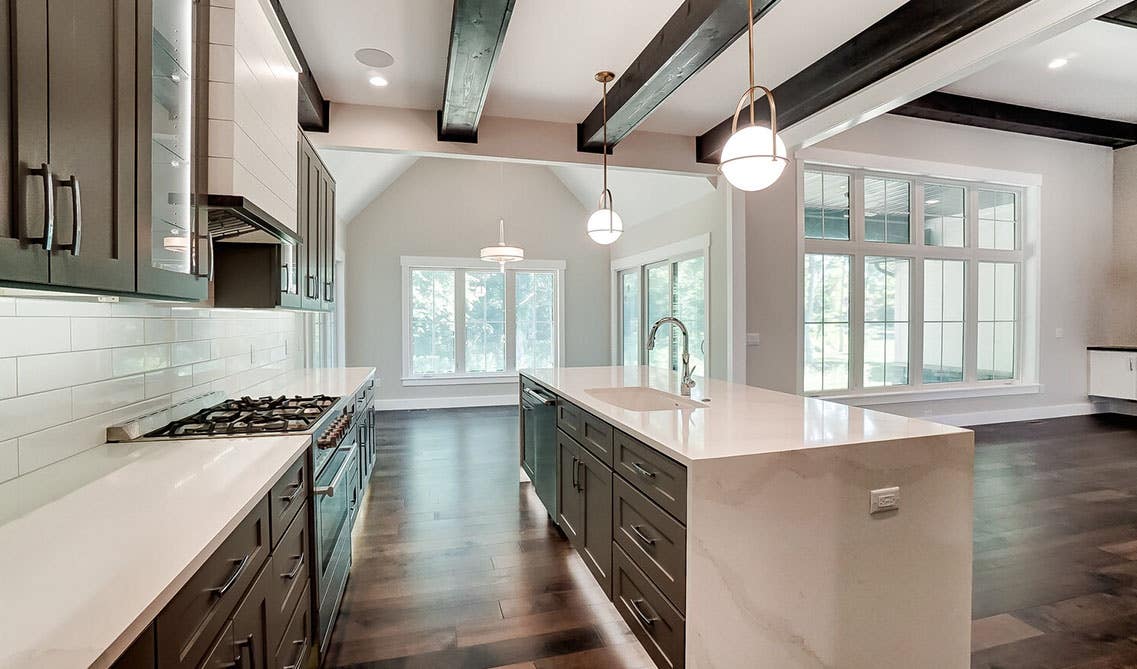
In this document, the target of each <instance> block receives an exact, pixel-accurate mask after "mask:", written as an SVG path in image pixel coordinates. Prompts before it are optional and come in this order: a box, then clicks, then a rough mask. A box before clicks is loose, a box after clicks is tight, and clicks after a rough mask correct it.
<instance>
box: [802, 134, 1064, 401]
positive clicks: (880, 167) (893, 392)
mask: <svg viewBox="0 0 1137 669" xmlns="http://www.w3.org/2000/svg"><path fill="white" fill-rule="evenodd" d="M795 157H796V158H797V160H796V161H795V165H796V174H795V178H796V179H797V181H796V183H797V184H798V188H797V189H796V191H797V392H798V394H804V384H805V376H804V369H805V324H804V321H805V285H804V284H805V281H804V278H805V254H806V253H815V252H818V253H832V254H838V255H851V256H853V258H854V262H853V268H852V269H853V276H854V277H856V279H855V280H854V285H853V286H852V291H853V294H851V295H850V305H849V306H850V313H849V317H850V339H851V341H850V347H851V354H856V352H857V351H861V350H863V342H862V339H863V337H864V332H863V329H861V328H858V327H856V326H855V325H854V323H856V322H857V321H859V320H861V319H863V315H864V314H863V313H862V314H859V316H858V314H856V313H855V312H856V310H857V307H858V304H859V301H858V300H857V299H855V294H856V291H858V290H863V289H862V288H859V287H858V286H857V281H860V280H861V279H860V277H861V276H862V274H863V271H864V268H863V267H860V268H858V267H857V263H856V258H857V257H858V256H859V255H861V254H867V255H885V256H891V257H903V258H912V264H911V267H912V270H911V271H912V272H913V275H915V273H916V272H917V271H918V272H921V273H922V272H923V260H924V258H925V257H931V258H943V259H950V258H951V255H952V253H953V252H954V251H955V250H953V249H950V248H943V247H934V248H935V251H934V252H933V253H926V252H925V251H924V249H925V248H927V247H925V246H924V244H923V241H922V239H923V233H922V230H923V226H922V224H921V225H917V223H918V222H922V220H923V216H922V213H923V205H924V203H923V200H922V199H920V198H917V197H916V196H915V193H913V195H912V205H911V211H910V221H911V228H910V229H911V230H913V233H912V234H913V237H912V240H913V242H914V243H911V244H887V243H875V242H865V241H863V240H860V239H859V238H858V237H859V235H860V234H861V232H862V231H863V229H864V222H863V220H860V219H862V218H863V217H862V216H860V215H859V214H857V213H856V212H857V210H858V207H857V206H856V204H855V202H856V200H857V198H860V197H861V196H862V194H861V193H860V192H858V190H857V189H858V185H859V182H851V183H850V197H851V202H850V237H851V239H850V240H849V241H838V240H815V239H811V240H806V239H805V193H804V189H803V188H801V187H800V185H801V184H802V183H804V176H805V170H806V165H807V164H808V165H809V166H811V167H815V168H821V169H823V170H832V171H836V172H846V173H848V172H854V171H861V172H868V173H879V175H880V176H891V177H896V176H902V177H907V178H910V179H921V180H929V181H936V182H941V183H955V184H956V185H966V186H968V187H976V186H991V185H995V186H1002V187H1007V188H1009V189H1012V190H1016V191H1018V192H1019V194H1020V199H1021V208H1022V211H1021V213H1020V225H1019V230H1018V234H1019V249H1018V251H1017V252H1015V253H1017V259H1016V260H1015V262H1018V263H1019V266H1020V268H1021V271H1020V272H1019V277H1018V282H1019V283H1018V295H1017V299H1018V301H1019V305H1018V307H1019V319H1020V321H1019V327H1018V333H1017V341H1016V343H1015V348H1016V351H1015V354H1016V363H1015V364H1016V365H1017V369H1018V370H1019V374H1018V378H1016V379H1015V380H1014V381H1010V382H1009V381H1006V380H992V381H976V380H972V381H964V382H961V383H943V384H929V385H927V386H925V385H923V384H922V383H914V384H911V385H906V386H892V387H883V388H862V387H860V385H861V384H862V383H863V378H857V376H858V375H863V370H862V369H861V365H860V360H859V356H857V355H851V356H850V368H849V378H850V384H849V385H850V388H852V390H840V391H831V392H816V393H813V392H811V393H809V394H810V396H813V397H823V398H826V399H834V400H840V401H844V402H847V403H849V404H854V405H872V404H889V403H900V402H916V401H926V400H936V399H957V398H968V397H990V396H994V395H1012V394H1031V393H1037V392H1040V388H1041V386H1040V385H1039V383H1038V378H1039V355H1038V351H1039V342H1040V337H1041V330H1040V328H1041V319H1040V313H1041V297H1040V294H1039V292H1040V291H1039V285H1040V277H1041V268H1040V259H1041V256H1042V254H1041V249H1040V239H1039V236H1040V230H1041V227H1042V226H1041V201H1042V195H1041V187H1042V175H1040V174H1034V173H1029V172H1015V171H1009V170H998V169H990V168H977V167H970V166H967V165H958V164H954V163H940V162H934V161H924V160H916V159H910V158H896V157H892V156H881V155H876V154H867V153H859V152H851V151H841V150H836V149H825V148H820V147H810V148H807V149H803V150H802V151H799V152H797V154H796V156H795ZM968 206H969V210H968V220H967V226H968V228H967V234H969V235H974V233H975V228H976V225H977V220H976V217H975V216H974V215H973V214H974V209H975V207H974V206H973V204H972V203H971V202H970V201H969V203H968ZM918 215H919V218H918V217H917V216H918ZM916 231H920V235H919V236H916ZM969 239H971V240H973V239H974V237H969ZM807 246H808V247H809V248H808V249H807ZM958 251H959V252H960V253H959V255H960V257H961V258H963V257H966V258H967V259H974V260H988V259H990V260H993V261H999V260H1007V259H1008V254H1009V253H1012V252H1008V251H993V252H992V253H991V254H990V255H986V254H984V253H983V251H982V250H980V249H975V248H974V247H967V248H965V249H959V250H958ZM970 264H971V265H974V264H975V263H970ZM917 268H918V269H917ZM973 275H975V270H974V269H973V268H971V267H969V268H968V287H967V291H968V293H967V302H966V305H967V315H966V318H967V319H970V321H971V322H969V323H968V324H967V326H966V327H967V328H968V340H969V341H970V340H971V337H970V332H971V328H973V327H975V325H974V322H975V319H974V317H973V316H974V315H973V313H972V310H973V309H974V308H977V305H976V300H975V299H974V296H973V293H974V292H975V291H976V290H977V287H976V286H975V285H974V283H975V282H974V281H973V280H972V277H973ZM913 285H914V286H915V285H917V284H916V283H915V282H914V283H913ZM919 285H921V286H922V285H923V283H922V281H921V282H920V283H919ZM915 293H916V291H915V290H913V291H912V295H911V296H910V299H911V304H910V308H909V319H910V320H909V330H910V332H912V331H914V328H915V324H916V323H919V324H920V326H921V328H922V324H923V303H922V296H917V295H916V294H915ZM910 336H911V335H910ZM909 341H910V342H911V341H912V340H911V339H910V340H909ZM921 341H922V339H921ZM974 355H975V351H974V345H972V346H971V347H970V348H968V349H965V368H966V369H971V368H973V367H974V365H973V364H972V362H973V356H974ZM922 356H923V351H922V350H920V351H919V352H917V351H915V347H914V346H911V345H910V346H909V352H908V360H909V370H910V371H909V380H910V381H911V380H913V379H914V378H915V377H913V375H912V371H911V370H913V369H915V367H916V366H915V364H914V363H913V361H914V360H915V361H920V360H922ZM854 380H855V382H854ZM917 380H918V379H917ZM1020 388H1021V392H1019V391H1018V389H1020Z"/></svg>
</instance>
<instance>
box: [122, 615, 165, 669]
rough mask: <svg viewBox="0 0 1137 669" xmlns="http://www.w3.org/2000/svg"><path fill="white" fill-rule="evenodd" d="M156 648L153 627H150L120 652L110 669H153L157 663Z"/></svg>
mask: <svg viewBox="0 0 1137 669" xmlns="http://www.w3.org/2000/svg"><path fill="white" fill-rule="evenodd" d="M156 646H157V641H156V640H155V638H154V626H153V625H150V626H149V627H147V628H146V629H145V630H144V631H143V632H142V634H139V635H138V638H137V639H135V640H134V643H132V644H130V647H129V648H127V649H126V650H124V651H123V652H122V655H120V656H119V658H118V659H117V660H115V663H114V664H112V665H111V669H154V666H155V664H156V663H157V662H158V660H157V658H156V657H155V656H154V652H155V648H156Z"/></svg>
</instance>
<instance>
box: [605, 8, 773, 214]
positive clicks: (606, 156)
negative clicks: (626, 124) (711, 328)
mask: <svg viewBox="0 0 1137 669" xmlns="http://www.w3.org/2000/svg"><path fill="white" fill-rule="evenodd" d="M750 1H751V2H753V1H754V0H750ZM600 83H601V84H603V86H604V95H603V97H602V98H601V102H600V107H601V110H602V111H603V119H604V124H603V128H604V131H603V140H602V141H603V143H602V145H601V146H602V148H601V150H600V154H601V156H602V157H603V158H604V192H607V190H608V82H607V81H602V82H600ZM601 195H602V196H603V193H602V194H601ZM609 227H611V222H609Z"/></svg>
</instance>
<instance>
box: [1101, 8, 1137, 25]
mask: <svg viewBox="0 0 1137 669" xmlns="http://www.w3.org/2000/svg"><path fill="white" fill-rule="evenodd" d="M1098 20H1100V21H1108V22H1109V23H1116V24H1117V25H1119V26H1125V27H1126V28H1137V2H1131V3H1129V4H1128V5H1122V6H1121V7H1118V8H1117V9H1115V10H1113V11H1112V12H1108V13H1106V14H1104V15H1102V16H1099V17H1098Z"/></svg>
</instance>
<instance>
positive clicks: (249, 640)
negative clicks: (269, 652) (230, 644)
mask: <svg viewBox="0 0 1137 669" xmlns="http://www.w3.org/2000/svg"><path fill="white" fill-rule="evenodd" d="M237 647H238V648H246V649H248V653H241V654H240V655H239V656H237V663H238V664H240V665H241V666H242V667H243V666H244V665H245V663H244V662H243V661H242V659H243V658H244V657H245V655H248V656H249V669H257V653H256V646H255V645H254V644H253V635H252V634H250V635H249V636H247V637H245V638H244V639H242V640H240V641H238V642H237Z"/></svg>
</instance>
